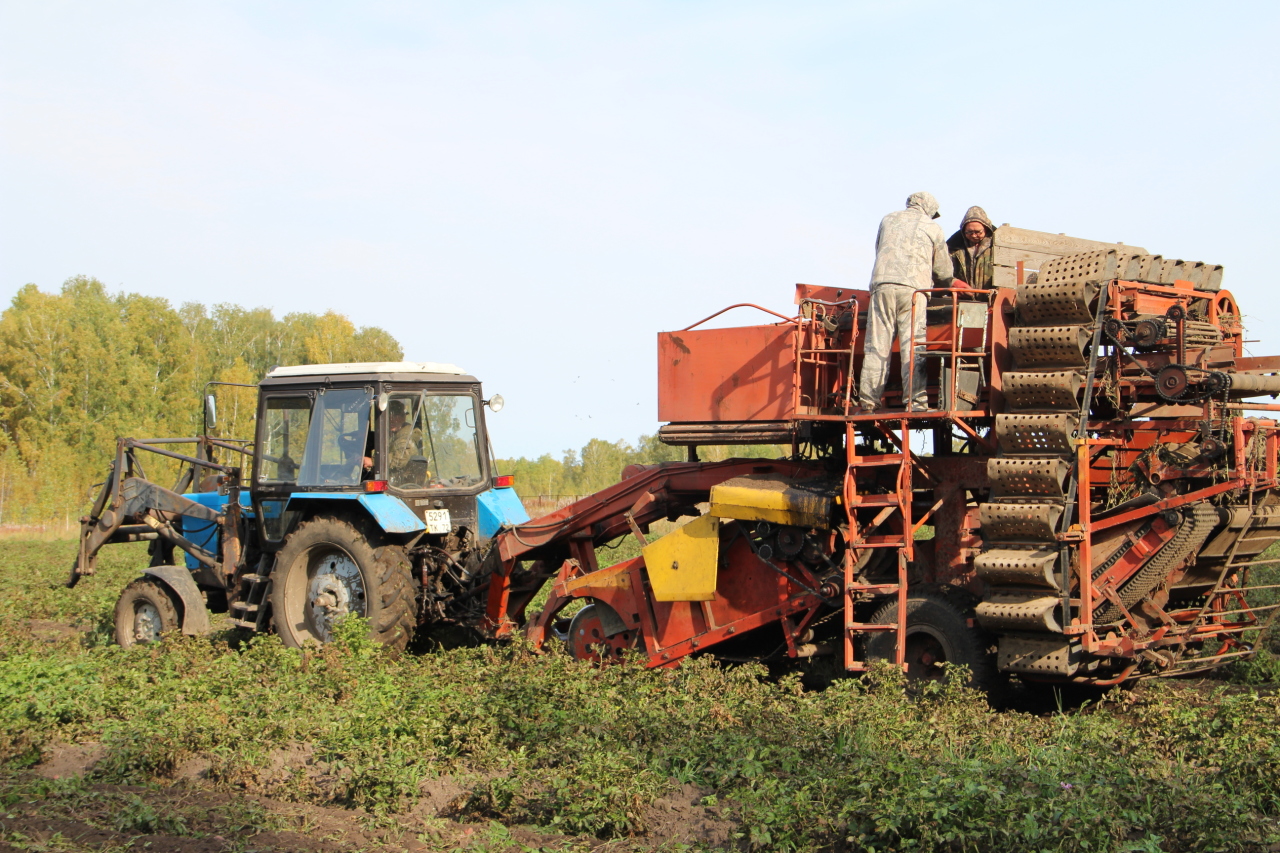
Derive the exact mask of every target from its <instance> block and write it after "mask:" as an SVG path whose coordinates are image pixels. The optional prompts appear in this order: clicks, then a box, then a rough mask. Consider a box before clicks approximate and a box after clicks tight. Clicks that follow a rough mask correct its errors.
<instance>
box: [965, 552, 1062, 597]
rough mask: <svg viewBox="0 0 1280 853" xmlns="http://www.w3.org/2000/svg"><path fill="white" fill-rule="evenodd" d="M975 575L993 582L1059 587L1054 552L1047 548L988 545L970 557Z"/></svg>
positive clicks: (1000, 584)
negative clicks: (988, 547)
mask: <svg viewBox="0 0 1280 853" xmlns="http://www.w3.org/2000/svg"><path fill="white" fill-rule="evenodd" d="M973 566H974V568H975V569H977V572H978V577H980V578H982V579H983V580H984V581H986V582H987V583H989V584H992V585H994V586H1039V587H1048V588H1049V589H1059V588H1060V586H1059V584H1058V552H1057V551H1056V550H1052V549H1049V548H992V549H990V550H988V551H984V552H983V553H981V554H979V555H978V556H977V558H976V559H975V560H974V561H973Z"/></svg>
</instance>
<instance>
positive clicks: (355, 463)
mask: <svg viewBox="0 0 1280 853" xmlns="http://www.w3.org/2000/svg"><path fill="white" fill-rule="evenodd" d="M372 404H373V390H372V389H371V388H336V389H323V390H321V391H319V392H318V393H317V394H316V398H315V406H314V408H313V410H312V415H311V428H310V430H309V431H308V433H307V447H306V453H305V455H304V456H303V459H302V466H301V469H300V470H299V474H298V485H300V486H358V485H359V484H360V479H361V477H362V475H363V473H364V459H365V457H366V455H367V454H366V450H367V449H368V443H369V438H370V435H369V411H370V409H371V407H372Z"/></svg>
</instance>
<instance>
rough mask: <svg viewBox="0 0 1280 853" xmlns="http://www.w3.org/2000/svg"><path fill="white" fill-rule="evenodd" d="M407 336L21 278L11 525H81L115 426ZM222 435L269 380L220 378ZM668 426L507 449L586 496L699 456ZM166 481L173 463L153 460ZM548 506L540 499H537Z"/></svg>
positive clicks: (317, 318) (194, 424) (9, 465)
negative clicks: (625, 477) (637, 471)
mask: <svg viewBox="0 0 1280 853" xmlns="http://www.w3.org/2000/svg"><path fill="white" fill-rule="evenodd" d="M401 358H403V351H402V348H401V346H400V344H399V342H397V341H396V339H395V338H394V337H392V336H391V334H390V333H388V332H386V331H385V330H383V329H380V328H376V327H371V326H370V327H363V328H356V327H355V326H354V325H353V324H352V323H351V321H350V320H348V319H347V318H346V317H344V316H342V315H341V314H337V313H335V312H333V311H328V312H325V313H323V314H311V313H301V312H300V313H290V314H286V315H284V316H283V317H281V318H277V317H276V316H275V314H274V313H273V312H272V311H271V309H269V308H243V307H241V306H239V305H231V304H227V303H219V304H215V305H211V306H206V305H202V304H199V303H195V302H187V303H184V304H182V305H180V306H179V307H177V308H175V307H174V306H173V305H171V304H170V303H169V301H168V300H166V299H163V298H160V297H155V296H144V295H141V294H137V293H123V292H122V293H110V292H108V291H107V288H106V287H105V286H104V285H103V284H102V282H100V281H98V280H97V279H94V278H89V277H87V276H77V277H75V278H72V279H69V280H67V281H66V282H65V283H64V284H63V285H62V288H61V290H60V291H59V292H58V293H45V292H43V291H41V290H40V289H39V288H37V287H36V285H34V284H29V285H26V286H25V287H23V288H22V289H20V290H19V291H18V292H17V293H16V294H15V295H14V297H13V300H12V301H11V303H10V304H9V307H8V308H7V309H6V310H5V311H4V313H3V314H0V525H13V524H34V525H48V524H49V523H51V522H52V523H55V524H57V525H64V524H65V525H68V526H69V525H73V524H74V523H75V522H76V520H77V519H78V518H79V516H80V515H81V514H83V513H84V512H85V511H86V510H87V509H88V507H89V505H90V503H91V502H92V499H93V497H94V492H93V488H92V487H93V485H94V484H95V483H100V482H101V481H102V480H103V479H104V477H105V475H106V473H107V464H108V462H109V461H110V459H111V454H112V453H113V452H114V449H115V441H116V438H118V437H120V436H132V437H134V438H159V437H178V436H195V435H199V434H200V432H201V429H202V425H201V418H202V407H201V402H200V401H201V396H202V394H203V392H204V390H205V387H206V384H207V383H208V382H211V381H216V382H230V383H240V384H243V385H249V386H252V385H256V384H257V383H258V382H259V381H260V380H261V379H262V377H263V376H264V375H266V372H267V371H268V370H270V369H271V368H272V367H274V366H276V365H290V364H316V363H334V362H347V361H399V360H400V359H401ZM216 396H217V400H218V424H217V427H216V431H215V434H217V435H220V436H223V437H239V438H249V437H251V436H252V435H253V433H254V423H253V421H254V417H255V416H256V412H257V409H256V401H257V393H256V389H254V388H252V387H248V388H218V389H217V395H216ZM778 452H779V449H778V448H773V447H768V448H750V447H744V448H702V449H701V450H700V455H701V458H703V459H709V460H716V459H723V458H727V457H728V456H730V455H735V456H755V455H766V456H774V455H777V453H778ZM685 454H686V451H685V449H684V448H681V447H668V446H667V445H664V444H662V443H661V442H660V441H658V438H657V436H656V435H642V436H640V438H639V439H638V440H637V441H636V442H635V443H634V444H632V443H629V442H626V441H621V440H619V441H606V440H603V439H592V440H591V441H589V442H587V444H586V445H584V446H583V447H582V448H581V449H580V450H574V449H570V450H564V451H562V453H561V454H560V455H559V456H558V457H557V456H554V455H552V454H550V453H545V454H542V455H541V456H539V457H537V458H535V459H527V458H524V457H519V458H509V459H498V460H495V463H494V467H495V471H496V472H497V473H503V474H515V475H516V490H517V492H519V493H520V494H521V495H522V496H526V497H533V498H536V497H537V496H540V495H552V496H572V495H587V494H591V493H593V492H596V491H599V490H600V489H603V488H605V487H607V486H610V485H612V484H613V483H616V482H617V481H618V479H619V477H620V475H621V473H622V470H623V469H624V468H625V467H627V466H628V465H632V464H653V463H656V462H667V461H676V460H681V459H684V458H686V456H685ZM145 461H146V463H147V464H148V467H147V473H148V475H149V476H150V477H152V478H153V479H156V480H158V481H159V482H161V483H162V484H163V485H170V483H168V482H166V476H167V473H168V472H167V470H166V469H165V468H164V465H163V464H162V463H161V462H160V460H158V459H147V460H145ZM535 511H536V507H535Z"/></svg>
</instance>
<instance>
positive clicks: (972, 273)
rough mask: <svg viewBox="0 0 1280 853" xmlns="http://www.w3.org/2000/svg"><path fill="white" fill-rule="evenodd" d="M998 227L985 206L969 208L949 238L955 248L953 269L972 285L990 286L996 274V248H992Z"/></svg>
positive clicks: (959, 277) (980, 287) (985, 287)
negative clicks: (958, 227)
mask: <svg viewBox="0 0 1280 853" xmlns="http://www.w3.org/2000/svg"><path fill="white" fill-rule="evenodd" d="M995 233H996V227H995V226H994V225H992V224H991V219H990V217H988V216H987V212H986V211H985V210H983V209H982V208H980V207H978V206H977V205H974V206H973V207H971V208H969V209H968V210H967V211H966V212H965V214H964V219H961V220H960V230H959V231H957V232H956V233H954V234H952V235H951V237H950V238H949V239H948V240H947V249H948V251H950V252H951V267H952V273H953V274H954V275H955V277H956V278H958V279H960V280H961V281H964V282H966V283H967V284H968V285H969V286H970V287H974V288H978V289H980V290H990V289H991V287H992V286H993V283H992V279H993V277H994V275H995V250H994V249H993V248H992V243H993V242H994V237H995Z"/></svg>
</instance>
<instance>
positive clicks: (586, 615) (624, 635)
mask: <svg viewBox="0 0 1280 853" xmlns="http://www.w3.org/2000/svg"><path fill="white" fill-rule="evenodd" d="M624 627H625V626H624V624H623V621H622V617H621V616H619V615H618V614H617V611H615V610H614V609H613V608H612V607H610V606H609V605H607V604H605V603H604V602H603V601H596V602H593V603H592V604H588V605H587V606H586V607H584V608H582V609H581V610H579V611H578V612H577V613H575V614H574V615H573V619H571V620H570V621H569V639H568V646H569V654H571V655H572V656H573V657H574V658H575V659H576V660H589V661H594V662H596V663H609V662H610V661H618V660H621V659H622V656H623V655H624V654H625V653H626V651H627V649H634V648H635V647H636V639H637V636H636V632H635V631H628V630H619V629H620V628H624Z"/></svg>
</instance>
